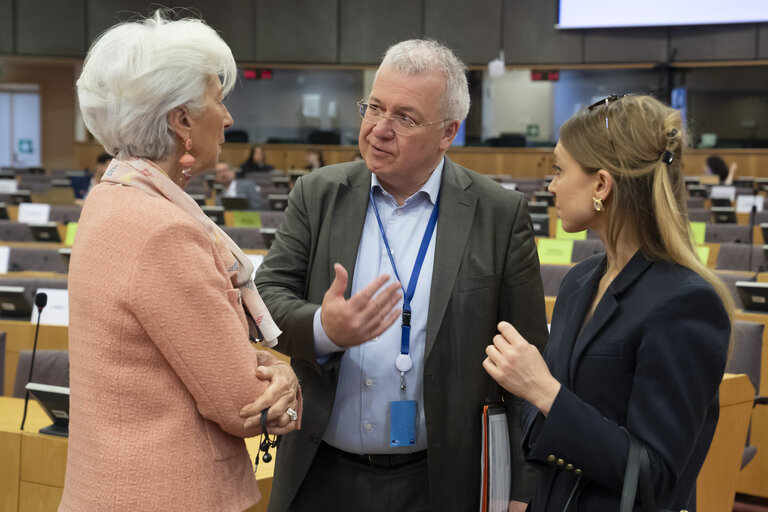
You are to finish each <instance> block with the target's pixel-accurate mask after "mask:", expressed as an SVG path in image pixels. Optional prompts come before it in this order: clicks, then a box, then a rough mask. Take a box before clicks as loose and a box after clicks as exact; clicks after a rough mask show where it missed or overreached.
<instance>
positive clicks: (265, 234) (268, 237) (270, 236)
mask: <svg viewBox="0 0 768 512" xmlns="http://www.w3.org/2000/svg"><path fill="white" fill-rule="evenodd" d="M275 231H277V230H276V229H275V228H259V233H261V238H262V239H263V240H264V245H265V246H266V248H267V249H269V248H270V247H272V242H274V241H275Z"/></svg>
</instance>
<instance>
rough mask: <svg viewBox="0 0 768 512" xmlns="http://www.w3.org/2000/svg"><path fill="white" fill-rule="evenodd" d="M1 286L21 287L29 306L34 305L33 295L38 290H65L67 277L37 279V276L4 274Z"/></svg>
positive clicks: (0, 281)
mask: <svg viewBox="0 0 768 512" xmlns="http://www.w3.org/2000/svg"><path fill="white" fill-rule="evenodd" d="M0 285H2V286H21V287H23V288H24V297H25V298H26V299H27V301H28V302H29V303H30V304H34V303H35V294H36V293H37V290H38V289H39V288H56V289H60V290H66V289H67V276H61V277H37V276H14V275H12V274H5V275H4V276H3V278H2V279H0Z"/></svg>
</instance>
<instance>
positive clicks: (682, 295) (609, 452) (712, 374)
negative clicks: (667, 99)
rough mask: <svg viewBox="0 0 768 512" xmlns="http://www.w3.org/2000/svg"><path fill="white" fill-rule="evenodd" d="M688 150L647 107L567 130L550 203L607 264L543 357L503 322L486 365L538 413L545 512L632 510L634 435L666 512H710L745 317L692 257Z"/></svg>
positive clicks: (569, 296)
mask: <svg viewBox="0 0 768 512" xmlns="http://www.w3.org/2000/svg"><path fill="white" fill-rule="evenodd" d="M684 144H685V136H684V131H683V126H682V121H681V118H680V115H679V113H678V112H677V111H675V110H673V109H671V108H669V107H667V106H665V105H664V104H662V103H661V102H659V101H657V100H655V99H653V98H651V97H648V96H624V97H617V96H611V97H608V98H606V99H605V100H602V101H600V102H598V103H596V104H594V105H592V106H591V107H589V108H588V109H585V110H584V111H582V112H580V113H578V114H576V115H575V116H574V117H572V118H571V119H569V120H568V121H567V122H566V123H565V124H564V125H563V126H562V128H561V131H560V142H559V144H558V145H557V147H556V148H555V161H556V164H555V178H554V180H553V181H552V184H551V185H550V187H549V190H550V191H551V192H552V193H553V194H555V198H556V204H557V208H558V211H559V214H560V217H561V218H562V222H563V227H564V229H565V230H566V231H571V232H573V231H580V230H583V229H594V230H595V231H597V232H598V233H599V235H600V237H601V238H602V240H603V243H604V244H605V247H606V253H605V254H599V255H596V256H593V257H592V258H590V259H588V260H586V261H584V262H583V263H581V264H579V265H577V266H576V267H575V268H574V269H573V270H572V271H571V272H570V273H569V274H568V276H567V277H566V278H565V280H564V281H563V284H562V286H561V288H560V292H559V293H558V296H557V303H556V305H555V309H554V313H553V317H552V328H551V334H550V339H549V343H548V345H547V349H546V352H545V355H544V357H542V356H541V355H540V354H539V351H538V350H537V349H536V347H534V346H533V345H530V344H529V343H528V342H527V341H526V340H524V339H523V338H522V337H521V336H520V335H519V334H518V333H517V331H516V330H515V329H514V328H513V327H512V326H511V325H509V324H507V323H501V324H500V325H499V330H500V334H499V335H497V336H496V337H495V338H494V340H493V345H490V346H489V347H488V349H487V354H488V358H487V359H486V361H485V362H484V366H485V368H486V370H487V371H488V373H489V374H490V375H491V376H492V377H493V378H494V379H496V380H497V381H498V382H499V383H500V384H501V385H502V386H503V387H504V388H506V389H507V390H508V391H510V392H511V393H514V394H516V395H518V396H520V397H522V398H524V399H525V400H527V402H528V403H526V405H525V406H524V413H523V423H524V428H525V437H524V449H525V450H526V451H527V454H528V458H529V460H532V461H537V462H540V463H541V464H542V467H543V473H542V477H541V480H540V482H539V485H538V487H537V490H536V492H535V494H534V497H533V499H532V501H531V504H530V509H531V510H532V511H534V512H535V511H557V512H560V511H564V510H567V511H595V510H619V502H620V496H621V493H622V483H623V479H624V473H625V468H626V465H627V456H628V452H629V436H628V433H627V432H629V433H630V434H631V435H633V436H634V437H636V438H637V439H639V440H640V441H641V442H642V443H643V444H644V445H645V446H646V450H647V452H648V455H649V459H650V465H651V469H652V471H651V474H652V483H653V494H654V495H655V498H656V505H657V506H658V508H659V509H669V510H681V509H685V510H688V511H694V510H695V509H696V503H695V498H696V477H697V475H698V472H699V469H700V468H701V465H702V463H703V461H704V458H705V456H706V454H707V450H708V448H709V445H710V442H711V441H712V436H713V435H714V431H715V426H716V424H717V417H718V412H719V406H718V394H717V392H718V387H719V384H720V380H721V379H722V375H723V372H724V369H725V364H726V359H727V354H728V348H729V340H730V333H731V322H730V317H731V316H732V310H733V304H732V300H731V298H730V295H729V294H728V292H727V290H726V289H725V288H724V286H723V285H722V284H721V283H720V282H719V281H718V280H717V278H716V277H714V276H713V274H712V273H711V272H710V271H708V270H707V269H706V268H705V267H704V266H703V265H702V264H701V262H700V261H699V259H698V257H697V255H696V253H695V251H694V248H693V246H692V243H691V236H690V233H689V228H688V219H687V214H686V209H685V185H684V182H683V177H682V173H681V158H680V156H681V150H682V148H683V146H684ZM639 507H640V505H639V504H637V505H636V510H640V508H639Z"/></svg>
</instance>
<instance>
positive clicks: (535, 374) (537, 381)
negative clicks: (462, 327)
mask: <svg viewBox="0 0 768 512" xmlns="http://www.w3.org/2000/svg"><path fill="white" fill-rule="evenodd" d="M498 329H499V334H497V335H496V336H494V337H493V345H488V346H487V347H486V348H485V353H486V355H487V356H488V357H487V358H486V359H485V361H483V367H484V368H485V371H487V372H488V374H489V375H490V376H491V377H492V378H493V380H495V381H496V382H498V383H499V385H500V386H501V387H503V388H504V389H506V390H507V391H509V392H510V393H512V394H513V395H515V396H518V397H520V398H522V399H524V400H527V401H529V402H530V403H532V404H533V405H535V406H536V407H537V408H538V409H539V410H540V411H541V412H542V414H544V415H545V416H546V415H548V414H549V409H550V407H552V403H553V402H554V401H555V397H556V396H557V393H558V392H559V391H560V383H559V382H558V381H557V379H555V378H554V377H553V376H552V374H551V373H550V371H549V368H547V363H546V362H545V361H544V358H543V357H542V356H541V353H539V349H538V348H536V346H534V345H531V344H530V343H528V341H526V340H525V338H523V337H522V336H521V335H520V333H519V332H517V330H516V329H515V328H514V327H512V325H510V324H509V323H507V322H500V323H499V325H498Z"/></svg>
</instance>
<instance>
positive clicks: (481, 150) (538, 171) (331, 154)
mask: <svg viewBox="0 0 768 512" xmlns="http://www.w3.org/2000/svg"><path fill="white" fill-rule="evenodd" d="M318 147H319V148H320V149H321V150H322V152H323V157H324V158H325V162H326V164H333V163H339V162H347V161H350V160H352V158H353V157H354V156H355V154H356V153H357V151H358V148H357V146H312V145H307V144H266V145H264V148H266V152H267V161H268V162H269V163H270V164H271V165H273V166H275V167H276V168H278V169H284V170H290V169H301V168H303V167H304V165H305V164H304V154H305V152H306V150H307V149H310V148H318ZM249 150H250V146H249V145H248V144H237V143H228V144H225V145H224V147H223V149H222V155H221V158H222V160H223V161H225V162H228V163H229V164H231V165H233V166H237V165H239V164H240V163H241V162H243V161H244V160H245V159H246V158H247V157H248V152H249ZM101 151H103V148H102V147H101V146H99V145H98V144H95V143H88V144H86V143H78V144H76V145H75V160H76V162H77V164H78V166H79V167H88V166H92V164H93V162H95V161H96V156H97V155H98V154H99V153H100V152H101ZM715 152H716V153H717V154H719V155H720V156H722V157H723V158H724V159H725V160H726V162H729V163H730V162H732V161H735V162H736V163H738V164H739V172H738V175H739V176H758V177H768V149H717V150H716V151H711V150H702V149H692V150H690V151H688V152H687V154H685V155H684V156H683V162H684V164H683V165H684V166H685V172H686V174H688V175H692V176H698V175H701V174H702V173H703V171H702V166H703V165H704V161H705V160H706V158H707V157H708V156H710V155H711V154H713V153H715ZM448 156H449V157H450V158H451V159H452V160H453V161H455V162H456V163H458V164H460V165H463V166H465V167H469V168H470V169H472V170H474V171H477V172H481V173H484V174H508V175H512V176H517V177H521V178H523V177H530V178H543V177H544V176H546V175H548V174H552V164H553V163H554V161H553V158H552V148H491V147H463V148H459V147H457V148H452V149H451V150H449V151H448Z"/></svg>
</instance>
